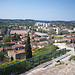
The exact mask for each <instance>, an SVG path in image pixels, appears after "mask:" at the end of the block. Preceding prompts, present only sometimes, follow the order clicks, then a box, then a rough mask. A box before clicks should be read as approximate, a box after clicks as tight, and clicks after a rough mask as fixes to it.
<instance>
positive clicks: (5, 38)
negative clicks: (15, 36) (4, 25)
mask: <svg viewBox="0 0 75 75" xmlns="http://www.w3.org/2000/svg"><path fill="white" fill-rule="evenodd" d="M10 41H11V37H10V35H5V36H4V37H3V42H4V43H6V42H10Z"/></svg>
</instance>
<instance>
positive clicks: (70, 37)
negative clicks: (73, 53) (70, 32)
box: [65, 37, 75, 40]
mask: <svg viewBox="0 0 75 75" xmlns="http://www.w3.org/2000/svg"><path fill="white" fill-rule="evenodd" d="M65 39H72V40H74V39H75V38H71V37H65Z"/></svg>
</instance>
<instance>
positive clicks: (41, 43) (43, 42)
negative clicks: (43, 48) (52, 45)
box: [37, 41, 48, 45]
mask: <svg viewBox="0 0 75 75" xmlns="http://www.w3.org/2000/svg"><path fill="white" fill-rule="evenodd" d="M37 45H48V42H47V41H42V42H39V43H38V44H37Z"/></svg>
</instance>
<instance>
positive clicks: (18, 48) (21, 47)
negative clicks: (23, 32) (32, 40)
mask: <svg viewBox="0 0 75 75" xmlns="http://www.w3.org/2000/svg"><path fill="white" fill-rule="evenodd" d="M12 49H16V50H21V49H24V46H23V45H22V44H16V45H13V46H12Z"/></svg>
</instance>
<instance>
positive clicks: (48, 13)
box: [0, 0, 75, 21]
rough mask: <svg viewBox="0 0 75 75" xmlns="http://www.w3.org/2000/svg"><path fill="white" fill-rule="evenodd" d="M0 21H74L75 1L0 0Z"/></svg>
mask: <svg viewBox="0 0 75 75" xmlns="http://www.w3.org/2000/svg"><path fill="white" fill-rule="evenodd" d="M0 19H33V20H48V21H52V20H66V21H70V20H75V0H0Z"/></svg>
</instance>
